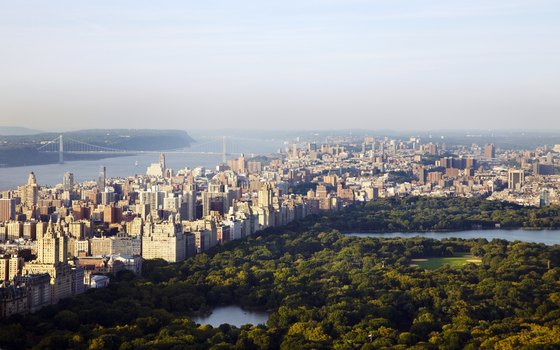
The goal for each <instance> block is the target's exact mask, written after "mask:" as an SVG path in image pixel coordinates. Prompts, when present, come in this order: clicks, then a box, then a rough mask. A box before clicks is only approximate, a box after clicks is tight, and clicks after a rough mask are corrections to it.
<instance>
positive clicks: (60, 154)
mask: <svg viewBox="0 0 560 350" xmlns="http://www.w3.org/2000/svg"><path fill="white" fill-rule="evenodd" d="M58 163H59V164H63V163H64V142H63V140H62V134H60V136H59V137H58Z"/></svg>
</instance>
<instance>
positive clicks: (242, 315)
mask: <svg viewBox="0 0 560 350" xmlns="http://www.w3.org/2000/svg"><path fill="white" fill-rule="evenodd" d="M267 320H268V313H267V312H262V311H248V310H243V309H242V308H241V307H239V306H237V305H229V306H220V307H217V308H215V309H214V310H212V313H211V314H210V315H208V316H198V317H193V321H194V322H196V323H199V324H209V325H211V326H212V327H218V326H220V325H221V324H224V323H227V324H230V325H232V326H236V327H241V326H243V325H244V324H248V323H250V324H252V325H258V324H266V321H267Z"/></svg>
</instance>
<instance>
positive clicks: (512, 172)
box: [508, 169, 525, 190]
mask: <svg viewBox="0 0 560 350" xmlns="http://www.w3.org/2000/svg"><path fill="white" fill-rule="evenodd" d="M524 183H525V173H524V172H523V170H517V169H509V171H508V188H509V189H510V190H520V189H521V187H523V184H524Z"/></svg>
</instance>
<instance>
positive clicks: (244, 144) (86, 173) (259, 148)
mask: <svg viewBox="0 0 560 350" xmlns="http://www.w3.org/2000/svg"><path fill="white" fill-rule="evenodd" d="M280 147H282V141H280V140H260V139H254V140H243V141H241V142H237V143H236V145H235V148H234V149H233V150H232V151H233V152H236V153H245V156H246V157H249V156H251V155H266V154H271V153H275V152H277V151H278V149H279V148H280ZM194 149H196V144H194V145H193V150H194ZM185 150H187V151H188V150H189V149H188V148H187V149H185ZM163 153H164V154H165V161H166V166H167V167H168V168H171V169H173V170H175V171H177V170H179V169H183V168H185V167H189V168H191V169H192V168H195V167H198V166H203V167H206V168H211V169H214V168H215V167H216V165H218V164H220V163H221V162H222V156H221V155H216V154H180V153H171V152H169V153H165V152H163ZM236 157H237V156H229V158H236ZM229 158H228V159H229ZM157 162H159V154H158V153H148V154H137V155H132V156H126V157H114V158H105V159H97V160H80V161H70V162H66V163H64V164H46V165H32V166H22V167H11V168H0V191H6V190H11V189H15V188H16V187H17V186H20V185H24V184H25V183H26V182H27V177H28V175H29V173H30V172H34V173H35V175H36V177H37V183H38V184H39V185H41V186H44V185H50V186H52V185H56V184H59V183H62V177H63V175H64V173H65V172H72V173H74V180H75V181H77V182H83V181H89V180H96V179H97V176H98V174H99V168H100V166H105V167H106V171H107V177H126V176H130V175H136V174H145V173H146V169H147V167H148V166H149V165H150V164H152V163H157Z"/></svg>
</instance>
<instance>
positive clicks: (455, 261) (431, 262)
mask: <svg viewBox="0 0 560 350" xmlns="http://www.w3.org/2000/svg"><path fill="white" fill-rule="evenodd" d="M470 262H472V263H475V264H480V263H481V262H482V260H480V259H479V258H476V257H474V256H472V255H470V254H455V256H451V257H445V258H442V257H433V258H426V259H412V263H411V266H418V267H420V268H422V269H425V270H435V269H437V268H440V267H442V266H443V265H445V264H449V265H451V267H454V268H459V267H461V266H463V265H465V264H467V263H470Z"/></svg>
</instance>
